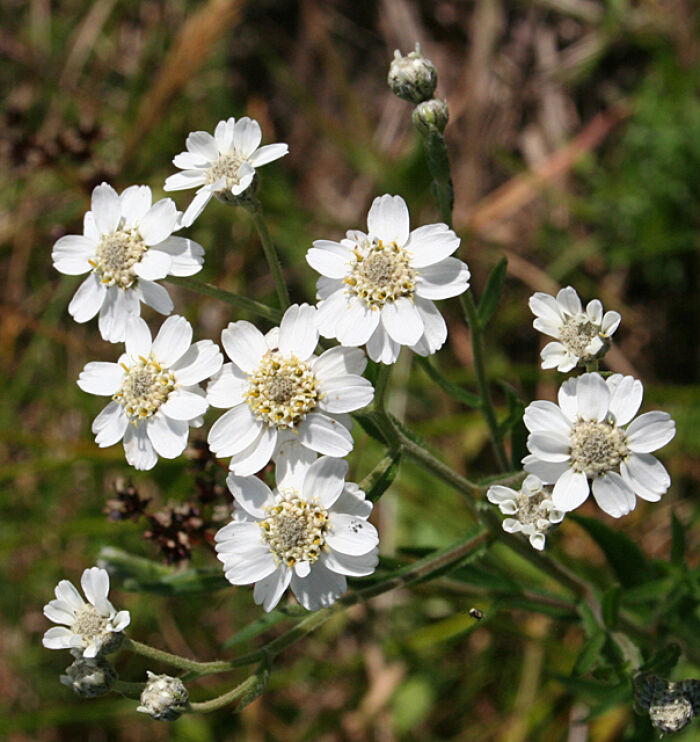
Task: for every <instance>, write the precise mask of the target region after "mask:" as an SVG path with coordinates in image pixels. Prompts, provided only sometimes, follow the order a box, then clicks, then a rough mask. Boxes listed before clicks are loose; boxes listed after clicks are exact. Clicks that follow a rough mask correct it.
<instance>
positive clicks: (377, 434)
mask: <svg viewBox="0 0 700 742" xmlns="http://www.w3.org/2000/svg"><path fill="white" fill-rule="evenodd" d="M376 415H377V413H376V412H360V413H355V414H353V417H354V418H355V420H357V422H358V423H360V425H361V426H362V429H363V430H364V431H365V433H367V435H368V436H370V437H371V438H374V440H375V441H379V443H381V444H382V445H383V446H386V445H388V442H387V440H386V438H385V437H384V435H383V434H382V431H381V428H380V427H379V426H378V425H377V423H376V422H375V417H376Z"/></svg>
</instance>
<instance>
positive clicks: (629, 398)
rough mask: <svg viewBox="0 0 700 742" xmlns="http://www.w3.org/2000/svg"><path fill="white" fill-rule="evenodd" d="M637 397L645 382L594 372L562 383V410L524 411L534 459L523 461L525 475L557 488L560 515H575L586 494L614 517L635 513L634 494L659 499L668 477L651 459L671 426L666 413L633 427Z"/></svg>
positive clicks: (537, 407)
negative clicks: (561, 512)
mask: <svg viewBox="0 0 700 742" xmlns="http://www.w3.org/2000/svg"><path fill="white" fill-rule="evenodd" d="M642 394H643V389H642V383H641V382H640V381H637V380H636V379H634V378H633V377H632V376H622V375H621V374H613V375H612V376H609V377H608V378H607V379H606V380H604V379H603V377H602V376H601V375H600V374H597V373H591V374H583V375H582V376H579V377H577V378H574V379H569V380H568V381H565V382H564V383H563V384H562V386H561V388H560V389H559V405H556V404H554V403H553V402H545V401H538V402H533V403H532V404H530V405H529V406H528V407H527V409H526V410H525V417H524V421H525V425H526V427H527V429H528V430H529V431H530V436H529V437H528V439H527V447H528V449H529V450H530V453H531V455H530V456H526V457H525V458H524V459H523V464H524V468H525V471H527V472H531V473H532V474H536V475H537V476H538V477H539V478H540V479H541V480H542V481H543V482H544V483H545V484H554V490H553V493H552V499H553V501H554V506H555V507H556V508H557V509H559V510H564V511H569V510H574V509H575V508H577V507H578V506H579V505H581V503H583V502H584V500H585V499H586V498H587V497H588V495H589V493H590V490H591V489H592V490H593V497H594V498H595V500H596V502H597V503H598V505H600V507H601V508H602V509H603V510H604V511H605V512H606V513H608V514H610V515H612V516H613V517H615V518H619V517H620V516H622V515H626V514H627V513H629V512H630V511H631V510H633V509H634V506H635V504H636V500H635V495H637V496H638V497H641V498H642V499H644V500H648V501H649V502H656V501H658V500H660V499H661V495H663V494H664V492H666V490H667V489H668V487H669V485H670V483H671V478H670V477H669V475H668V472H667V471H666V469H665V468H664V466H663V464H662V463H661V462H660V461H658V460H657V459H656V458H655V457H654V456H652V455H651V452H652V451H656V449H657V448H661V447H662V446H665V445H666V444H667V443H668V442H669V441H670V440H671V439H672V438H673V436H674V435H675V433H676V426H675V423H674V422H673V420H672V419H671V417H670V415H669V414H668V413H667V412H647V413H645V414H643V415H640V416H639V417H637V418H636V419H635V420H632V418H633V417H634V416H635V414H636V413H637V411H638V410H639V406H640V405H641V403H642ZM630 421H632V422H630ZM628 423H629V425H628ZM625 425H627V427H626V428H625V427H623V426H625ZM589 480H591V484H589Z"/></svg>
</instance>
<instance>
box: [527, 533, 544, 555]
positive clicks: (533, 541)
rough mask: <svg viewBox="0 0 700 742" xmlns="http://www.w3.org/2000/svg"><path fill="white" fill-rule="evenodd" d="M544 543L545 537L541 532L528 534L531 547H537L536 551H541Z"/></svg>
mask: <svg viewBox="0 0 700 742" xmlns="http://www.w3.org/2000/svg"><path fill="white" fill-rule="evenodd" d="M544 544H545V537H544V534H543V533H533V534H532V535H531V536H530V546H532V548H533V549H537V551H542V550H543V549H544Z"/></svg>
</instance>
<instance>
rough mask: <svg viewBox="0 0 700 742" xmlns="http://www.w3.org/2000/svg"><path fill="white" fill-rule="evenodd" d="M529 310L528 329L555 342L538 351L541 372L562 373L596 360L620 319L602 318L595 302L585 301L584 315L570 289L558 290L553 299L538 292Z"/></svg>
mask: <svg viewBox="0 0 700 742" xmlns="http://www.w3.org/2000/svg"><path fill="white" fill-rule="evenodd" d="M529 306H530V309H531V310H532V313H533V314H534V315H535V316H536V319H535V320H534V321H533V323H532V326H533V327H534V328H535V329H536V330H539V331H540V332H542V333H544V334H545V335H549V336H550V337H553V338H556V340H555V341H554V342H551V343H547V345H545V347H544V348H543V349H542V353H541V356H542V368H556V369H557V370H559V371H562V372H566V371H571V369H572V368H575V367H576V366H577V365H578V364H579V363H587V362H590V361H593V360H595V359H596V358H600V357H601V356H602V355H603V354H604V353H605V352H606V351H607V349H608V348H609V347H610V337H611V335H612V334H613V333H614V332H615V330H617V328H618V325H619V324H620V319H621V317H620V315H619V314H618V313H617V312H605V314H603V305H602V304H601V303H600V301H599V300H598V299H593V300H591V301H589V302H588V304H587V305H586V311H585V312H584V311H583V307H582V306H581V300H580V299H579V297H578V294H577V293H576V290H575V289H574V288H573V287H572V286H567V287H566V288H564V289H562V290H561V291H560V292H559V293H558V294H557V297H556V299H555V298H554V297H553V296H550V295H549V294H544V293H542V292H540V291H538V292H537V293H536V294H533V295H532V296H531V297H530V301H529Z"/></svg>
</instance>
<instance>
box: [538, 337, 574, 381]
mask: <svg viewBox="0 0 700 742" xmlns="http://www.w3.org/2000/svg"><path fill="white" fill-rule="evenodd" d="M540 358H542V368H543V369H548V368H556V369H557V370H558V371H561V372H562V373H566V372H567V371H571V369H572V368H575V367H576V364H577V363H578V359H577V358H576V357H575V356H573V355H572V354H571V353H570V352H569V351H568V350H567V349H566V348H565V347H564V346H563V345H562V344H561V343H558V342H556V341H555V342H552V343H547V345H545V346H544V348H542V351H541V352H540Z"/></svg>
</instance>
